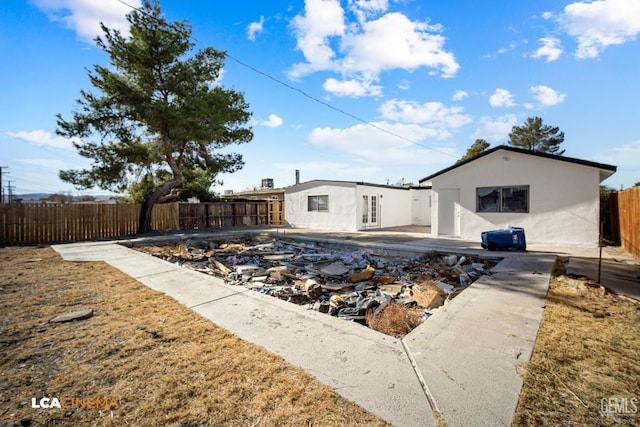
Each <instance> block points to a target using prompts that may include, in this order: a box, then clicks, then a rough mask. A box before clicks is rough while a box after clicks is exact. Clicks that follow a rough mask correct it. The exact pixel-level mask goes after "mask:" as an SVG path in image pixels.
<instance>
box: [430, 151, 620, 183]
mask: <svg viewBox="0 0 640 427" xmlns="http://www.w3.org/2000/svg"><path fill="white" fill-rule="evenodd" d="M498 150H506V151H511V152H514V153H520V154H527V155H530V156H536V157H542V158H545V159H551V160H560V161H563V162H569V163H574V164H578V165H583V166H590V167H594V168H597V169H601V170H605V171H611V174H613V173H614V172H615V171H616V170H617V169H618V167H617V166H612V165H607V164H604V163H597V162H592V161H589V160H582V159H576V158H574V157H565V156H560V155H557V154H550V153H543V152H539V151H531V150H525V149H523V148H517V147H511V146H508V145H498V146H497V147H494V148H491V149H489V150H487V151H483V152H482V153H480V154H478V155H476V156H473V157H471V158H470V159H467V160H464V161H462V162H460V163H456V164H454V165H452V166H449V167H447V168H445V169H442V170H440V171H438V172H436V173H434V174H432V175H429V176H427V177H425V178H422V179H421V180H419V181H418V182H419V183H423V182H425V181H429V180H431V179H433V178H435V177H437V176H439V175H442V174H444V173H447V172H449V171H451V170H453V169H456V168H459V167H460V166H464V165H466V164H467V163H471V162H473V161H474V160H478V159H479V158H481V157H484V156H488V155H489V154H491V153H494V152H495V151H498ZM611 174H610V175H611Z"/></svg>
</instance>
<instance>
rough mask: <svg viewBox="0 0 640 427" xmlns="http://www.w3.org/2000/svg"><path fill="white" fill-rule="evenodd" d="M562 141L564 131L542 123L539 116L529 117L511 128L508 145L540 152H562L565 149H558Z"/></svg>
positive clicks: (559, 153) (560, 153)
mask: <svg viewBox="0 0 640 427" xmlns="http://www.w3.org/2000/svg"><path fill="white" fill-rule="evenodd" d="M563 141H564V132H560V128H557V127H551V126H548V125H543V124H542V119H541V118H540V117H529V118H528V119H527V121H526V122H525V124H524V125H522V126H514V127H513V128H511V133H510V134H509V145H512V146H514V147H519V148H524V149H525V150H531V151H539V152H542V153H550V154H558V155H562V154H564V151H565V150H562V151H559V150H560V144H562V142H563Z"/></svg>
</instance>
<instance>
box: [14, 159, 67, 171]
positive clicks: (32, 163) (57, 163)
mask: <svg viewBox="0 0 640 427" xmlns="http://www.w3.org/2000/svg"><path fill="white" fill-rule="evenodd" d="M13 162H14V163H15V164H16V165H21V166H29V167H36V168H38V169H47V170H51V171H56V172H57V171H59V170H61V169H65V168H67V167H68V166H67V164H66V163H65V162H64V161H62V160H59V159H15V160H14V161H13Z"/></svg>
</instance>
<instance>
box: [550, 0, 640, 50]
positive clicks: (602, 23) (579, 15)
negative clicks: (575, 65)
mask: <svg viewBox="0 0 640 427" xmlns="http://www.w3.org/2000/svg"><path fill="white" fill-rule="evenodd" d="M558 21H559V22H560V24H561V26H562V27H563V28H564V30H565V31H566V32H567V33H568V34H569V35H571V36H573V37H575V38H576V39H577V40H578V48H577V50H576V52H575V56H576V57H577V58H580V59H584V58H596V57H598V55H600V53H601V52H602V51H603V50H604V49H605V48H606V47H607V46H611V45H619V44H624V43H627V42H629V41H631V40H634V39H635V38H636V36H637V35H638V34H639V33H640V0H597V1H590V2H584V1H578V2H574V3H571V4H569V5H567V6H566V7H565V8H564V11H563V13H562V15H561V16H560V17H559V18H558Z"/></svg>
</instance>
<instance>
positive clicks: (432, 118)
mask: <svg viewBox="0 0 640 427" xmlns="http://www.w3.org/2000/svg"><path fill="white" fill-rule="evenodd" d="M463 111H464V110H463V108H462V107H445V106H444V104H442V103H441V102H425V103H424V104H419V103H417V102H415V101H403V100H397V99H392V100H389V101H386V102H385V103H384V104H382V105H381V106H380V112H381V113H382V117H383V118H384V119H387V120H395V121H399V122H403V123H417V124H428V125H431V126H436V127H438V128H440V129H448V128H459V127H462V126H464V125H466V124H468V123H471V118H470V117H469V116H466V115H465V114H463Z"/></svg>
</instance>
